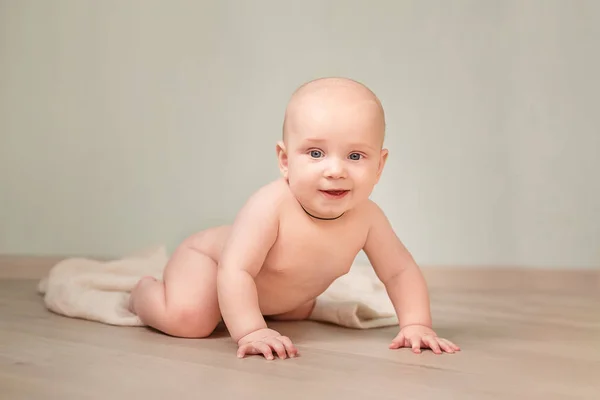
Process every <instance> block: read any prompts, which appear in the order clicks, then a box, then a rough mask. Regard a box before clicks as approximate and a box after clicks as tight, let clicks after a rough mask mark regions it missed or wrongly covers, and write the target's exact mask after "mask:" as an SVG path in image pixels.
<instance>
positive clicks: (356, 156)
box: [350, 153, 362, 161]
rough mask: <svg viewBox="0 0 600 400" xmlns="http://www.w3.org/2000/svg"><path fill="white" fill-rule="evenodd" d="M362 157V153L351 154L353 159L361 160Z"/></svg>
mask: <svg viewBox="0 0 600 400" xmlns="http://www.w3.org/2000/svg"><path fill="white" fill-rule="evenodd" d="M361 157H362V155H361V154H358V153H352V154H350V159H351V160H355V161H358V160H360V158H361Z"/></svg>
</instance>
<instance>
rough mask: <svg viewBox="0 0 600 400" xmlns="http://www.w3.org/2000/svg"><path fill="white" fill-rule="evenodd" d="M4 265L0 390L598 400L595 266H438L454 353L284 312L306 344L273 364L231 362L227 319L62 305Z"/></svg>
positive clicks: (45, 395)
mask: <svg viewBox="0 0 600 400" xmlns="http://www.w3.org/2000/svg"><path fill="white" fill-rule="evenodd" d="M5 260H6V259H5ZM20 262H22V264H20V265H21V268H24V269H25V270H27V274H26V275H27V276H28V277H29V278H36V279H37V275H39V272H40V271H41V270H44V268H46V270H47V266H48V265H47V264H48V260H46V264H44V262H42V261H40V260H38V261H37V263H38V264H35V262H32V263H28V262H25V261H23V260H21V261H20ZM13 265H14V264H13ZM44 265H45V267H44ZM9 269H10V268H8V267H6V265H5V267H4V268H0V270H5V273H4V278H0V398H1V399H11V400H12V399H49V398H60V399H108V398H116V399H126V398H129V397H131V396H140V397H141V398H143V399H165V398H173V399H175V398H182V399H188V398H190V399H192V398H193V399H199V398H216V396H224V397H225V398H243V399H271V398H273V399H275V398H276V399H308V398H312V399H335V398H344V399H369V398H377V399H399V398H402V399H517V398H519V399H520V398H527V399H597V398H599V394H600V382H599V381H600V379H599V378H600V296H599V294H598V290H597V280H596V282H595V284H594V285H592V284H589V282H587V281H588V280H589V275H588V272H589V271H588V272H581V273H582V274H583V276H581V277H577V273H575V272H574V273H567V272H561V273H554V272H550V273H549V275H546V277H545V278H542V279H545V280H546V282H547V283H546V284H544V285H540V284H539V282H538V283H537V284H536V283H532V282H531V281H523V279H522V277H521V278H519V276H518V274H519V272H518V271H517V272H514V273H515V274H517V276H516V277H513V278H510V274H506V273H505V274H504V275H503V276H504V277H505V278H502V279H504V283H502V284H498V282H497V281H496V280H497V279H498V278H495V279H493V282H492V281H490V280H487V279H486V278H485V277H483V275H479V276H478V277H476V278H473V276H477V273H478V272H476V271H472V272H473V273H474V274H472V275H471V277H472V278H471V280H470V281H469V280H468V279H467V278H466V277H464V278H463V280H457V279H455V278H456V275H451V276H452V279H455V280H457V282H455V283H452V282H451V281H450V280H451V279H450V278H446V279H448V280H449V282H448V286H446V287H445V286H444V285H443V283H444V282H446V281H444V280H443V279H441V278H440V277H439V275H438V276H437V278H435V277H434V278H431V279H439V280H438V281H437V283H435V284H433V285H431V286H432V289H431V301H432V312H433V316H434V321H435V329H436V330H437V332H438V334H439V335H440V336H442V337H446V338H448V339H451V340H453V341H455V342H456V343H457V344H459V345H460V346H461V347H462V351H461V352H460V353H457V354H453V355H448V354H444V355H441V356H437V355H434V354H433V353H431V352H424V353H423V354H420V355H416V354H412V353H411V352H410V351H409V350H406V349H403V350H395V351H394V350H389V349H388V348H387V346H388V344H389V342H390V340H391V339H392V338H393V337H394V336H395V335H396V333H397V328H395V327H391V328H383V329H374V330H363V331H361V330H351V329H344V328H340V327H337V326H332V325H326V324H320V323H316V322H292V323H289V322H280V323H272V324H271V326H272V327H273V328H274V329H277V330H279V331H280V332H282V333H283V334H286V335H289V336H290V337H291V338H292V340H293V341H294V342H295V344H296V345H297V346H298V347H299V349H300V351H301V353H302V354H301V356H300V357H299V358H297V359H289V360H274V361H266V360H264V358H261V357H258V356H255V357H250V358H246V359H242V360H240V359H237V358H236V357H235V346H234V344H233V343H232V342H231V340H230V338H229V336H228V334H227V331H226V330H225V329H224V327H222V326H221V327H219V329H218V331H217V332H215V334H214V335H213V336H212V337H210V338H208V339H200V340H192V339H179V338H173V337H168V336H166V335H163V334H160V333H158V332H155V331H153V330H151V329H147V328H130V327H114V326H109V325H104V324H100V323H95V322H90V321H83V320H77V319H71V318H66V317H62V316H59V315H55V314H53V313H51V312H49V311H48V310H47V309H46V308H45V307H44V304H43V299H42V298H41V297H40V296H39V295H38V294H37V293H36V290H35V289H36V284H37V280H36V279H25V278H23V277H22V276H20V277H13V278H9V277H7V276H6V275H8V274H7V273H6V271H7V270H9ZM22 271H23V269H22V270H21V272H22ZM444 273H449V271H445V272H444ZM500 274H501V275H502V273H500ZM523 274H527V273H526V272H523ZM543 275H544V274H543V271H536V272H535V273H534V274H533V276H534V277H539V276H543ZM565 275H566V276H567V277H568V278H565V277H564V276H565ZM447 276H448V275H447ZM592 276H594V277H595V278H596V276H595V275H592ZM488 277H489V276H488ZM554 279H559V280H560V282H559V281H555V282H554V283H552V281H553V280H554ZM565 279H570V281H569V282H568V283H569V285H566V284H565ZM469 282H470V283H469ZM527 282H529V283H527ZM548 282H549V283H548ZM577 285H579V286H577ZM563 289H564V290H563Z"/></svg>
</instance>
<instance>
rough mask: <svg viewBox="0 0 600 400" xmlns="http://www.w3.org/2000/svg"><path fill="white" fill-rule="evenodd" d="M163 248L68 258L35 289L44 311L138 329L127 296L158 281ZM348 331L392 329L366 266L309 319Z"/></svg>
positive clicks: (322, 300)
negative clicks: (145, 282) (142, 283)
mask: <svg viewBox="0 0 600 400" xmlns="http://www.w3.org/2000/svg"><path fill="white" fill-rule="evenodd" d="M167 261H168V255H167V252H166V250H165V248H164V247H159V248H157V249H153V250H151V251H148V252H145V253H142V254H139V255H133V256H128V257H124V258H120V259H116V260H110V261H99V260H94V259H90V258H68V259H65V260H63V261H60V262H59V263H57V264H56V265H54V266H53V267H52V269H51V270H50V272H49V274H48V275H47V276H46V277H44V278H43V279H42V280H41V281H40V282H39V285H38V290H39V292H40V293H41V294H42V295H43V296H44V302H45V305H46V307H47V308H48V309H49V310H51V311H53V312H55V313H57V314H61V315H64V316H68V317H72V318H82V319H87V320H91V321H97V322H102V323H105V324H110V325H122V326H143V325H144V324H143V323H142V322H141V321H140V319H139V318H138V317H137V316H136V315H134V314H132V313H131V312H130V311H129V310H128V307H127V306H128V302H129V293H130V292H131V290H132V289H133V287H134V286H135V285H136V283H137V282H138V280H139V279H140V278H142V277H143V276H154V277H155V278H157V279H162V272H163V268H164V267H165V265H166V263H167ZM309 319H311V320H314V321H321V322H326V323H332V324H336V325H340V326H344V327H348V328H357V329H367V328H378V327H384V326H392V325H397V324H398V320H397V318H396V315H395V313H394V308H393V306H392V303H391V301H390V300H389V298H388V296H387V293H386V291H385V288H384V286H383V285H382V284H381V282H380V281H379V280H378V279H377V277H376V275H375V273H374V272H373V270H372V268H371V267H368V266H362V265H355V266H353V267H352V269H351V271H350V272H349V273H348V274H347V275H345V276H342V277H341V278H339V279H338V280H336V281H335V282H334V283H333V284H332V285H331V286H330V287H329V288H328V289H327V290H326V291H325V292H324V293H323V294H321V295H320V296H319V297H318V298H317V303H316V306H315V308H314V311H313V313H312V314H311V316H310V318H309Z"/></svg>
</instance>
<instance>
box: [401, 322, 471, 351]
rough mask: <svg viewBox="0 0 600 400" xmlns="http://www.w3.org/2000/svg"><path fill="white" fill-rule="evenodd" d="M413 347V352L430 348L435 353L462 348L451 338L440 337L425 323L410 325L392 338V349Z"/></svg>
mask: <svg viewBox="0 0 600 400" xmlns="http://www.w3.org/2000/svg"><path fill="white" fill-rule="evenodd" d="M401 347H412V350H413V352H415V353H420V352H421V348H430V349H431V350H433V352H434V353H435V354H442V350H443V351H445V352H446V353H454V352H455V351H460V348H459V347H458V346H457V345H455V344H454V343H452V342H451V341H449V340H446V339H442V338H439V337H438V336H437V335H436V334H435V332H434V331H433V330H432V329H431V328H429V327H427V326H424V325H408V326H405V327H404V328H402V330H400V333H398V335H397V336H396V337H395V338H394V340H392V343H391V344H390V349H399V348H401Z"/></svg>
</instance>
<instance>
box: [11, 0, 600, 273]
mask: <svg viewBox="0 0 600 400" xmlns="http://www.w3.org/2000/svg"><path fill="white" fill-rule="evenodd" d="M599 43H600V2H597V1H593V0H590V1H583V0H580V1H566V0H565V1H551V0H544V1H542V0H539V1H533V0H529V1H523V0H514V1H511V0H506V1H490V0H488V1H462V0H455V1H442V0H440V1H423V0H420V1H416V0H415V1H392V0H387V1H370V2H367V1H341V0H339V1H323V0H319V1H316V0H310V1H302V2H299V1H278V0H272V1H241V0H240V1H223V0H221V1H217V0H213V1H135V2H134V1H124V0H118V1H75V0H72V1H67V0H53V1H42V0H38V1H34V0H0V184H1V192H0V253H12V254H45V255H48V254H59V255H71V254H72V255H90V256H119V255H123V254H126V253H127V252H130V251H134V250H137V249H139V248H143V247H146V246H148V245H154V244H166V245H167V246H168V248H169V249H170V250H172V249H173V247H174V246H175V245H176V244H177V243H178V242H179V241H181V240H182V239H183V238H184V237H185V236H186V235H189V234H191V233H193V232H195V231H197V230H200V229H203V228H206V227H209V226H213V225H216V224H223V223H230V222H231V221H232V220H233V218H234V217H235V214H236V212H237V210H238V209H239V208H240V207H241V206H242V204H243V203H244V201H245V200H246V198H247V196H248V195H249V194H251V193H252V192H253V191H254V190H256V189H257V188H258V187H260V186H261V185H263V184H265V183H267V182H268V181H270V180H272V179H275V178H277V177H278V176H279V175H278V174H279V172H278V170H277V162H276V157H275V143H276V141H277V140H278V139H279V138H280V135H281V123H282V118H283V111H284V108H285V105H286V102H287V100H288V98H289V96H290V94H291V93H292V91H293V90H294V89H295V88H296V87H297V86H299V85H300V84H302V83H304V82H306V81H308V80H311V79H314V78H318V77H322V76H346V77H350V78H353V79H356V80H359V81H361V82H363V83H365V84H366V85H368V86H369V87H370V88H371V89H373V90H374V91H375V92H376V93H377V94H378V95H379V97H380V98H381V100H382V102H383V104H384V107H385V109H386V113H387V122H388V132H387V141H386V146H387V147H388V148H389V150H390V158H389V161H388V164H387V167H386V170H385V172H384V175H383V178H382V182H381V183H380V185H379V186H378V187H377V189H376V190H375V192H374V194H373V199H374V200H376V201H377V202H378V203H379V204H380V205H381V207H382V208H383V209H384V211H385V212H386V214H387V215H388V216H389V218H390V220H391V222H392V225H393V226H394V228H395V229H396V230H397V233H398V235H399V236H400V238H401V239H402V240H403V241H404V243H405V244H406V245H407V246H408V248H409V249H410V250H411V251H412V253H413V255H414V256H415V258H416V259H417V261H418V262H419V263H421V264H422V265H441V266H446V265H448V266H455V265H469V266H481V267H486V266H492V265H493V266H498V265H499V266H512V265H516V266H526V267H554V268H556V267H582V268H596V267H599V266H600V240H599V239H600V176H599V175H600V157H598V155H597V153H598V151H599V150H600V138H599V135H600V101H599V99H598V96H599V95H598V94H599V93H600V78H599V77H598V71H600V56H599V54H600V52H599V51H598V48H599ZM360 257H361V258H362V257H363V256H362V255H361V256H360Z"/></svg>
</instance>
